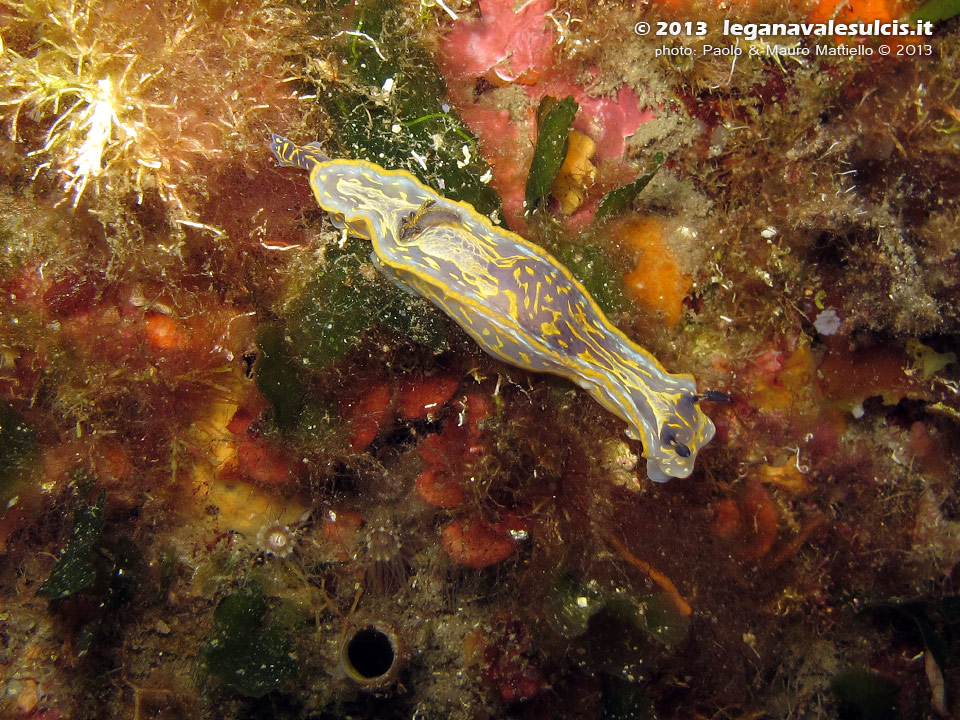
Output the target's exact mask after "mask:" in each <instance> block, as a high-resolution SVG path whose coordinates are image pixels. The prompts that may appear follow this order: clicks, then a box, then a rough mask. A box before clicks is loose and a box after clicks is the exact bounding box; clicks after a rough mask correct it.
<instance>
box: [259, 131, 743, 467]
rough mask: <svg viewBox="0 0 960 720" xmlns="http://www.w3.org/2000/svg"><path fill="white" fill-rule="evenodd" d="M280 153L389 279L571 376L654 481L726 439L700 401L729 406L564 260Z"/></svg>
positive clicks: (406, 193)
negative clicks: (638, 333) (639, 452)
mask: <svg viewBox="0 0 960 720" xmlns="http://www.w3.org/2000/svg"><path fill="white" fill-rule="evenodd" d="M271 150H272V151H273V154H274V155H275V156H276V158H277V161H278V162H279V163H280V165H281V166H290V167H298V168H301V169H303V170H307V171H308V172H309V173H310V186H311V188H313V193H314V195H315V196H316V198H317V202H318V203H319V204H320V207H322V208H323V209H324V210H326V211H327V212H328V213H330V214H331V215H332V216H333V219H334V221H335V223H336V224H337V225H338V226H341V227H346V228H347V230H348V231H350V232H352V233H355V234H357V235H359V236H360V237H363V238H366V239H368V240H370V241H371V242H372V244H373V252H372V254H371V259H372V260H373V263H374V265H375V266H376V267H377V268H378V269H379V270H380V271H381V272H382V273H383V274H384V275H386V276H387V277H388V278H389V279H391V280H392V281H393V282H395V283H397V284H398V285H399V286H400V287H402V288H404V289H406V290H407V291H412V292H415V293H416V294H418V295H422V296H423V297H425V298H427V299H429V300H430V301H431V302H432V303H433V304H434V305H436V306H437V307H439V308H440V309H441V310H443V311H444V312H445V313H446V314H447V315H449V316H450V317H451V318H452V319H453V320H454V322H456V323H457V324H458V325H460V327H462V328H463V329H464V330H465V331H466V332H467V333H468V334H469V335H470V336H471V337H472V338H473V339H474V340H476V341H477V343H478V344H479V345H480V347H482V348H483V349H484V350H485V351H486V352H488V353H489V354H491V355H493V356H494V357H496V358H499V359H500V360H503V361H504V362H507V363H510V364H511V365H516V366H517V367H520V368H523V369H525V370H535V371H543V372H549V373H553V374H556V375H560V376H562V377H565V378H568V379H570V380H572V381H573V382H575V383H576V384H577V385H579V386H580V387H582V388H583V389H584V390H586V391H587V392H589V393H590V394H591V395H592V396H593V397H594V398H595V399H596V400H597V402H599V403H600V404H601V405H603V406H604V407H605V408H607V409H608V410H609V411H610V412H612V413H614V414H615V415H617V416H618V417H620V418H621V419H623V420H625V421H626V423H627V431H626V432H627V436H628V437H630V438H631V439H634V440H640V441H641V442H642V443H643V456H644V457H645V458H646V459H647V474H648V475H649V476H650V479H651V480H654V481H657V482H664V481H666V480H669V479H670V478H672V477H676V478H683V477H687V476H688V475H690V473H691V472H693V465H694V461H695V460H696V457H697V453H698V451H699V450H700V448H702V447H703V446H704V445H706V444H707V443H708V442H710V440H711V438H713V435H714V432H715V428H714V426H713V422H711V420H710V418H709V417H707V415H706V414H704V412H703V411H702V410H701V409H700V407H699V405H698V403H699V401H701V400H722V399H725V396H724V395H723V394H722V393H712V392H708V393H704V394H697V386H696V382H695V380H694V378H693V376H692V375H684V374H679V375H672V374H670V373H668V372H667V371H666V370H664V368H663V366H662V365H661V364H660V363H659V362H658V361H657V359H656V358H655V357H653V355H651V354H650V353H649V352H647V351H646V350H644V349H643V348H642V347H640V346H639V345H637V344H635V343H633V342H631V341H630V340H629V339H628V338H627V336H626V335H624V334H623V333H622V332H621V331H620V330H618V329H617V328H616V327H615V326H614V325H613V323H611V322H610V321H609V320H608V319H607V318H606V316H605V315H604V314H603V311H601V310H600V308H599V307H598V306H597V303H596V302H595V301H594V299H593V298H592V297H590V295H589V293H588V292H587V290H586V289H585V288H584V287H583V285H581V284H580V282H578V281H577V280H576V278H574V277H573V275H571V274H570V271H569V270H567V268H565V267H564V266H563V265H561V264H560V263H559V262H558V261H557V259H556V258H554V257H552V256H551V255H549V254H548V253H546V252H545V251H544V250H543V249H542V248H540V247H537V246H536V245H534V244H533V243H531V242H528V241H527V240H524V239H523V238H522V237H520V236H519V235H517V234H515V233H512V232H508V231H506V230H504V229H503V228H499V227H496V226H495V225H494V224H493V223H492V222H491V221H490V220H489V219H488V218H486V217H484V216H483V215H481V214H480V213H478V212H477V211H476V210H475V209H474V208H473V207H472V206H471V205H469V204H467V203H464V202H456V201H453V200H448V199H447V198H445V197H443V196H442V195H439V194H438V193H436V192H435V191H433V190H431V189H430V188H428V187H427V186H426V185H424V184H423V183H421V182H420V181H419V180H417V179H416V178H415V177H414V176H413V175H411V174H410V173H408V172H406V171H401V170H386V169H384V168H382V167H380V166H379V165H375V164H374V163H371V162H367V161H365V160H331V159H330V158H328V157H327V156H326V155H324V154H323V152H322V150H321V148H320V146H319V144H318V143H309V144H307V145H302V146H298V145H295V144H294V143H292V142H290V141H289V140H287V139H286V138H284V137H281V136H279V135H274V136H273V141H272V143H271Z"/></svg>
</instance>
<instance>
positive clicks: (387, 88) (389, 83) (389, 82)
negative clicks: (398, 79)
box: [380, 77, 393, 95]
mask: <svg viewBox="0 0 960 720" xmlns="http://www.w3.org/2000/svg"><path fill="white" fill-rule="evenodd" d="M380 89H381V90H383V92H384V93H386V94H387V95H389V94H390V93H391V92H392V91H393V78H392V77H388V78H387V79H386V80H384V81H383V87H382V88H380Z"/></svg>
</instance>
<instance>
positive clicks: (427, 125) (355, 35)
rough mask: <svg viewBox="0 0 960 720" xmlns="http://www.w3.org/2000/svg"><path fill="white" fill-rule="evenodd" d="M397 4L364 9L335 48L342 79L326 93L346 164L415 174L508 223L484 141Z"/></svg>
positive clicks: (366, 5) (335, 141)
mask: <svg viewBox="0 0 960 720" xmlns="http://www.w3.org/2000/svg"><path fill="white" fill-rule="evenodd" d="M390 6H391V3H388V2H382V1H380V0H373V1H371V2H365V3H363V4H362V6H361V8H360V11H359V13H358V19H357V22H356V25H355V26H354V27H353V28H351V29H348V30H343V31H340V32H339V33H334V35H339V37H338V38H337V40H336V43H335V49H336V57H335V59H334V60H333V61H334V62H335V63H336V64H337V70H338V78H337V81H336V82H335V83H332V84H331V85H329V86H327V87H324V88H322V89H318V93H317V95H318V98H319V100H320V103H321V104H322V106H323V108H324V109H325V110H326V112H327V113H328V115H329V116H330V119H331V123H332V126H333V128H334V130H335V135H334V137H333V138H331V139H330V141H329V142H330V143H332V144H334V145H335V146H336V151H337V152H338V153H339V154H340V155H341V156H343V157H351V158H358V159H364V160H370V161H371V162H375V163H377V164H378V165H382V166H384V167H387V168H390V169H402V170H406V171H408V172H410V173H411V174H413V175H414V176H416V177H417V178H419V179H420V180H421V181H423V182H424V183H426V184H427V185H429V186H430V187H432V188H433V189H435V190H436V191H437V192H439V193H441V194H443V195H444V196H445V197H448V198H450V199H451V200H460V201H463V202H467V203H470V204H471V205H473V206H474V207H475V208H476V209H477V211H478V212H480V213H482V214H484V215H487V216H489V217H491V218H494V219H495V220H496V219H499V218H500V217H501V216H502V203H501V200H500V196H499V195H498V194H497V192H496V191H495V190H494V189H493V188H491V187H490V185H489V184H488V182H489V178H490V167H489V165H487V163H486V161H485V160H484V159H483V157H482V156H481V154H480V149H479V147H478V145H477V139H476V136H475V135H474V134H473V133H472V132H471V131H470V129H469V128H468V127H467V125H466V124H465V123H464V122H463V121H462V120H461V119H460V117H459V116H458V115H457V114H456V112H455V111H454V110H453V109H452V108H451V107H450V106H449V105H448V104H447V103H446V102H445V98H446V96H447V88H446V83H445V82H444V80H443V77H442V76H441V74H440V72H439V70H438V69H437V67H436V65H435V64H434V63H433V61H432V60H431V58H430V56H429V55H428V54H427V52H426V51H425V50H424V48H423V47H422V46H421V45H420V43H419V41H418V40H417V38H416V37H415V36H414V35H413V33H412V32H411V30H410V28H408V27H405V26H403V25H402V23H401V18H400V16H399V15H398V14H395V13H394V12H393V11H392V10H391V7H390Z"/></svg>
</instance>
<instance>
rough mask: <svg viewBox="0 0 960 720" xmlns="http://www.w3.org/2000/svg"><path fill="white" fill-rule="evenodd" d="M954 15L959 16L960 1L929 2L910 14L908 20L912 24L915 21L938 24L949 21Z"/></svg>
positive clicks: (934, 0) (938, 0) (935, 0)
mask: <svg viewBox="0 0 960 720" xmlns="http://www.w3.org/2000/svg"><path fill="white" fill-rule="evenodd" d="M956 15H960V0H929V2H926V3H924V4H923V5H921V6H920V7H918V8H917V9H916V10H914V11H913V12H912V13H910V15H909V18H910V20H911V21H912V22H916V21H917V20H923V21H930V22H939V21H940V20H949V19H950V18H952V17H955V16H956Z"/></svg>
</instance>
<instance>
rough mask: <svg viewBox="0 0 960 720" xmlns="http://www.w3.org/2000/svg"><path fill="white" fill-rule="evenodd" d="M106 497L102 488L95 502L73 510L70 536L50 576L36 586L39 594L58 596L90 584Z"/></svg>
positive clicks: (92, 582) (94, 570)
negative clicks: (38, 586)
mask: <svg viewBox="0 0 960 720" xmlns="http://www.w3.org/2000/svg"><path fill="white" fill-rule="evenodd" d="M106 499H107V493H106V491H105V490H102V491H101V492H100V496H99V497H98V498H97V501H96V502H95V503H93V504H83V505H81V506H80V507H78V508H77V509H76V510H75V511H74V513H73V529H72V530H71V531H70V538H69V539H68V540H67V545H66V547H65V548H64V549H63V553H61V555H60V559H59V560H58V561H57V564H56V566H55V567H54V568H53V572H51V573H50V577H48V578H47V579H46V581H45V582H44V583H43V585H41V586H40V589H39V590H37V595H38V596H39V597H44V598H48V599H50V600H60V599H62V598H65V597H69V596H70V595H73V594H74V593H76V592H79V591H80V590H84V589H86V588H89V587H91V586H92V585H93V584H94V582H95V581H96V579H97V569H96V566H95V565H94V561H93V557H92V555H93V548H94V545H96V544H97V543H98V542H99V541H100V536H101V535H102V534H103V527H104V517H103V508H104V504H105V503H106Z"/></svg>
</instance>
